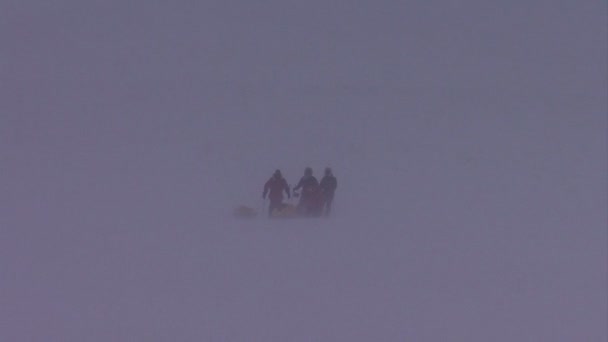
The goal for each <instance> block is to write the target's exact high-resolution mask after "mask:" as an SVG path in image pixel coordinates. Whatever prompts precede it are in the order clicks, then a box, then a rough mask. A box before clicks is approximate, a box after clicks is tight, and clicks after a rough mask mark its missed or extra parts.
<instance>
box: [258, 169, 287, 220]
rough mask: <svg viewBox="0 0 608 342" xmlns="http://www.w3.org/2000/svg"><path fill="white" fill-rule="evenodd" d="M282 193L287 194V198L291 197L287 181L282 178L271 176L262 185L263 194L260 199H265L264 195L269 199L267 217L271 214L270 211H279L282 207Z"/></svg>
mask: <svg viewBox="0 0 608 342" xmlns="http://www.w3.org/2000/svg"><path fill="white" fill-rule="evenodd" d="M283 191H285V193H287V198H289V197H291V194H290V193H289V185H287V181H286V180H285V178H283V177H275V176H273V177H272V178H270V179H269V180H268V181H267V182H266V184H264V193H263V194H262V197H263V198H266V194H268V199H270V205H269V206H268V216H270V215H271V214H272V211H273V210H274V209H275V208H278V209H281V208H282V207H283ZM269 192H270V193H269Z"/></svg>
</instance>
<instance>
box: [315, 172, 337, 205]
mask: <svg viewBox="0 0 608 342" xmlns="http://www.w3.org/2000/svg"><path fill="white" fill-rule="evenodd" d="M319 187H320V188H321V192H322V193H323V210H324V211H325V216H329V214H330V213H331V202H333V200H334V193H335V192H336V188H337V187H338V180H337V179H336V177H335V176H334V174H333V172H332V171H331V168H329V167H326V168H325V175H324V176H323V178H322V179H321V183H320V184H319Z"/></svg>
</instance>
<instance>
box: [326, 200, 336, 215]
mask: <svg viewBox="0 0 608 342" xmlns="http://www.w3.org/2000/svg"><path fill="white" fill-rule="evenodd" d="M333 200H334V196H327V198H326V199H325V216H329V214H331V202H332V201H333Z"/></svg>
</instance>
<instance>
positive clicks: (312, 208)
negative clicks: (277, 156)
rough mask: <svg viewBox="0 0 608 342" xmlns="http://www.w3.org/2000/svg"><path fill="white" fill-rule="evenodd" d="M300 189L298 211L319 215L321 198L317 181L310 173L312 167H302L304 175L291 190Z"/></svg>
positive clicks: (321, 203)
mask: <svg viewBox="0 0 608 342" xmlns="http://www.w3.org/2000/svg"><path fill="white" fill-rule="evenodd" d="M300 188H301V189H302V195H301V196H300V202H299V203H298V209H299V212H300V213H302V214H304V215H307V216H320V215H321V210H322V209H323V198H322V194H321V190H320V189H319V181H317V179H316V178H315V177H314V176H313V175H312V169H311V168H310V167H307V168H306V169H304V176H303V177H302V178H301V179H300V181H299V182H298V185H296V187H295V188H293V191H297V190H299V189H300Z"/></svg>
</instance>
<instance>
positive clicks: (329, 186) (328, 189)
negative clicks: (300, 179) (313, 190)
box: [320, 175, 338, 196]
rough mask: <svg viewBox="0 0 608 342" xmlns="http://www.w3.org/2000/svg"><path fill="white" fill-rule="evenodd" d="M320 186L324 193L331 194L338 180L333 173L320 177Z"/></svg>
mask: <svg viewBox="0 0 608 342" xmlns="http://www.w3.org/2000/svg"><path fill="white" fill-rule="evenodd" d="M320 186H321V190H323V193H324V194H331V195H332V196H333V194H334V192H335V191H336V188H337V187H338V180H337V179H336V177H334V175H328V176H324V177H323V179H321V184H320Z"/></svg>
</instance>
